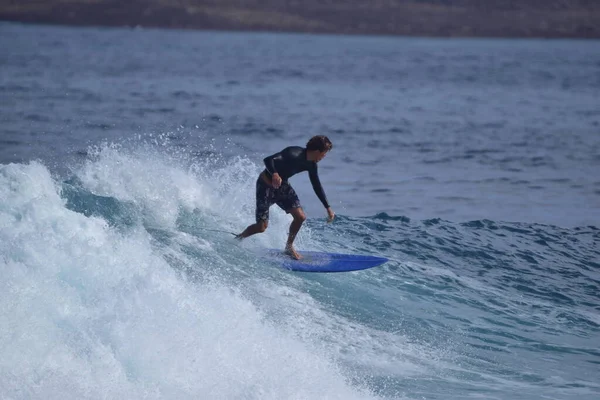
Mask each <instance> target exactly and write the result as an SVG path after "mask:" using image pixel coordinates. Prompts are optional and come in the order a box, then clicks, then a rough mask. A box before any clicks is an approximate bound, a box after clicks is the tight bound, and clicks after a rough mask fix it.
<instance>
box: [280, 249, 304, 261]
mask: <svg viewBox="0 0 600 400" xmlns="http://www.w3.org/2000/svg"><path fill="white" fill-rule="evenodd" d="M283 253H284V254H286V255H288V256H290V257H292V258H293V259H295V260H301V259H302V256H301V255H300V253H298V252H297V251H296V249H294V247H293V246H287V247H286V248H285V250H284V252H283Z"/></svg>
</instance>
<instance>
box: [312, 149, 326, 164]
mask: <svg viewBox="0 0 600 400" xmlns="http://www.w3.org/2000/svg"><path fill="white" fill-rule="evenodd" d="M326 155H327V151H317V158H316V159H315V161H316V162H319V161H321V160H322V159H324V158H325V156H326Z"/></svg>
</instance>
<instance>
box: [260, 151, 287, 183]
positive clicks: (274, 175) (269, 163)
mask: <svg viewBox="0 0 600 400" xmlns="http://www.w3.org/2000/svg"><path fill="white" fill-rule="evenodd" d="M275 160H280V161H281V160H283V154H281V152H279V153H275V154H273V155H270V156H268V157H265V159H264V160H263V161H264V163H265V167H266V168H267V172H268V173H269V174H271V185H273V187H274V188H275V189H277V188H278V187H279V186H281V177H280V176H279V173H278V172H277V170H276V169H275Z"/></svg>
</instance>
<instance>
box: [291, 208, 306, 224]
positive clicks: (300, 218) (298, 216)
mask: <svg viewBox="0 0 600 400" xmlns="http://www.w3.org/2000/svg"><path fill="white" fill-rule="evenodd" d="M293 216H294V219H295V220H296V221H297V222H299V223H303V222H304V221H306V214H304V210H303V209H301V208H297V209H296V210H295V211H294V213H293Z"/></svg>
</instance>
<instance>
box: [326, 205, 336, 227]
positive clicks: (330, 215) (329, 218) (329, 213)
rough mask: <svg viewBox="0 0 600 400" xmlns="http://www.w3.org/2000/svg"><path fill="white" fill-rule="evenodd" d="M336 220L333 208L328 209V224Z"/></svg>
mask: <svg viewBox="0 0 600 400" xmlns="http://www.w3.org/2000/svg"><path fill="white" fill-rule="evenodd" d="M334 218H335V213H334V212H333V210H332V209H331V207H328V208H327V223H330V222H331V221H333V219H334Z"/></svg>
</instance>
